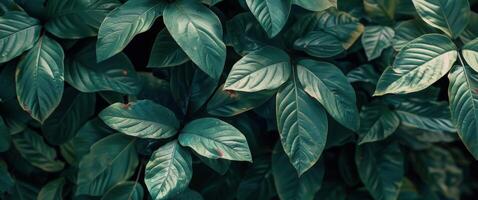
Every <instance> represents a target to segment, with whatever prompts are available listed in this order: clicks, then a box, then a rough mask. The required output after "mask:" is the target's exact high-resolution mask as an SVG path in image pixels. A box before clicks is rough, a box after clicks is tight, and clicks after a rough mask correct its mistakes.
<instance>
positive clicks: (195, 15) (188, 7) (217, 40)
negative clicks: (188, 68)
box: [164, 0, 226, 79]
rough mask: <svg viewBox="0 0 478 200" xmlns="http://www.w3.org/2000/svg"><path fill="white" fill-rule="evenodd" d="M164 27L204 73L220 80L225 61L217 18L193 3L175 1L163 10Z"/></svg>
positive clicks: (183, 0) (201, 6) (187, 0)
mask: <svg viewBox="0 0 478 200" xmlns="http://www.w3.org/2000/svg"><path fill="white" fill-rule="evenodd" d="M164 24H165V25H166V28H168V31H169V32H170V33H171V35H172V36H173V38H174V40H175V41H176V42H177V43H178V44H179V46H180V47H181V48H182V49H183V50H184V52H185V53H186V54H187V55H188V56H189V58H191V60H192V61H193V62H194V63H195V64H196V65H197V66H198V67H199V68H200V69H201V70H203V71H204V72H206V74H208V75H209V76H211V77H212V78H214V79H219V77H220V76H221V73H222V70H223V68H224V63H225V60H226V46H225V45H224V43H223V42H222V25H221V22H220V21H219V18H218V17H217V16H216V15H215V14H214V13H213V12H212V11H211V10H209V9H208V8H207V7H205V6H204V5H202V4H200V3H199V2H197V1H195V0H178V1H174V2H173V3H170V4H168V5H167V6H166V8H165V9H164Z"/></svg>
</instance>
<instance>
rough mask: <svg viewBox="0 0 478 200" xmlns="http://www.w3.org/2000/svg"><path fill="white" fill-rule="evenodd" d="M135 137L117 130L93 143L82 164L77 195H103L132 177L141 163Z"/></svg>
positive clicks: (79, 169)
mask: <svg viewBox="0 0 478 200" xmlns="http://www.w3.org/2000/svg"><path fill="white" fill-rule="evenodd" d="M134 142H135V140H134V139H131V138H130V137H128V136H125V135H122V134H113V135H110V136H108V137H105V138H103V139H101V140H100V141H98V142H96V143H95V144H94V145H93V146H91V150H90V152H89V153H88V154H87V155H85V156H84V157H83V159H81V161H80V164H79V167H78V179H77V188H76V195H82V194H85V195H91V196H101V195H103V194H104V193H105V192H106V191H108V190H109V189H110V188H112V187H113V186H114V185H116V184H118V183H120V182H122V181H125V180H126V179H128V178H130V177H131V176H132V175H133V174H134V172H135V169H136V166H138V154H137V153H136V150H135V147H134Z"/></svg>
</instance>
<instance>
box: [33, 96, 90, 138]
mask: <svg viewBox="0 0 478 200" xmlns="http://www.w3.org/2000/svg"><path fill="white" fill-rule="evenodd" d="M95 103H96V97H95V95H94V94H91V93H90V94H86V93H80V92H77V91H75V90H74V89H72V88H69V89H67V90H66V91H65V93H64V94H63V98H62V101H61V103H60V105H59V106H58V107H57V108H56V110H55V111H54V112H53V113H52V115H51V116H50V117H49V118H48V119H47V120H46V121H45V123H43V125H42V132H43V136H44V137H45V139H46V140H47V141H48V142H49V143H51V144H55V145H59V144H63V143H65V142H67V141H68V140H70V139H71V138H73V137H74V136H75V135H76V132H77V131H78V129H80V127H81V126H82V125H83V124H84V123H85V122H86V121H87V120H88V119H89V118H90V117H91V116H92V115H93V114H94V112H95Z"/></svg>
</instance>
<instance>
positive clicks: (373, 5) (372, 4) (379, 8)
mask: <svg viewBox="0 0 478 200" xmlns="http://www.w3.org/2000/svg"><path fill="white" fill-rule="evenodd" d="M399 1H400V0H364V1H363V4H364V5H363V7H364V10H365V12H366V13H367V14H368V16H370V17H371V18H372V19H373V20H376V21H378V22H382V23H385V22H393V20H394V19H395V12H397V11H398V10H397V6H398V4H399Z"/></svg>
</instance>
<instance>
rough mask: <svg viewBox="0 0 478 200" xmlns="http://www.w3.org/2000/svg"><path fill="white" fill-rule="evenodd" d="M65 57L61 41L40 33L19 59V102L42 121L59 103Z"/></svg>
mask: <svg viewBox="0 0 478 200" xmlns="http://www.w3.org/2000/svg"><path fill="white" fill-rule="evenodd" d="M64 57H65V55H64V54H63V49H62V48H61V46H60V44H58V43H57V42H56V41H55V40H53V39H50V38H49V37H47V36H43V37H41V38H40V39H39V40H38V41H37V43H36V44H35V46H34V47H33V48H32V49H31V50H30V51H29V52H28V53H27V54H26V55H25V57H23V59H22V60H21V61H20V62H19V63H18V69H17V72H16V75H15V81H16V90H17V97H18V102H19V103H20V105H21V106H22V108H23V109H24V110H25V111H27V112H28V113H30V115H31V116H32V117H33V118H34V119H36V120H38V121H40V122H41V123H43V122H44V121H45V120H46V118H48V116H50V114H51V113H53V110H55V108H56V107H57V106H58V105H59V104H60V100H61V97H62V95H63V73H64V72H63V70H64V66H63V59H64Z"/></svg>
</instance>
